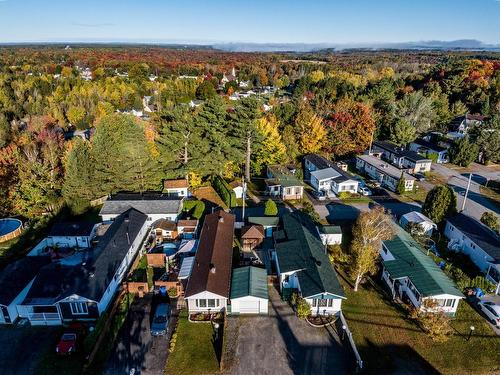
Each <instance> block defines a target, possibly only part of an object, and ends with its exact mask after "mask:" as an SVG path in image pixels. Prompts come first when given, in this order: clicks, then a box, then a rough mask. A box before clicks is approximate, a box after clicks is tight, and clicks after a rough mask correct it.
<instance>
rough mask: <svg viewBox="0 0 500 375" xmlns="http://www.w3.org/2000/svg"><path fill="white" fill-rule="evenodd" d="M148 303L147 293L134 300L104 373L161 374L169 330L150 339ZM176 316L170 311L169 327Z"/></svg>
mask: <svg viewBox="0 0 500 375" xmlns="http://www.w3.org/2000/svg"><path fill="white" fill-rule="evenodd" d="M152 300H153V297H152V295H151V294H148V295H146V296H144V297H143V298H135V300H134V302H133V303H132V305H131V306H130V310H129V314H128V317H127V320H126V321H125V323H124V325H123V328H122V330H121V331H120V333H119V334H118V337H117V339H116V341H115V344H114V347H113V349H112V351H111V355H110V357H109V359H108V361H107V363H106V366H105V370H104V372H103V373H104V374H106V375H118V374H129V373H131V372H130V371H132V370H133V371H135V372H134V374H135V375H139V374H141V375H162V374H163V373H164V370H165V363H166V360H167V355H168V346H169V337H170V334H171V332H172V330H171V329H169V334H168V335H167V336H157V337H153V336H151V331H150V318H151V308H152ZM176 314H177V313H176V312H175V311H173V312H172V317H171V319H170V327H172V326H173V324H175V321H176V320H177V316H176Z"/></svg>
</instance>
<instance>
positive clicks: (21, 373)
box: [0, 325, 61, 375]
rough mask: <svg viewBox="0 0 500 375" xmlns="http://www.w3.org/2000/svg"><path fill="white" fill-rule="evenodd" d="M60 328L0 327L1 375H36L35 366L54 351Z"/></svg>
mask: <svg viewBox="0 0 500 375" xmlns="http://www.w3.org/2000/svg"><path fill="white" fill-rule="evenodd" d="M60 333H61V328H60V327H31V326H17V325H12V326H2V327H0V372H1V373H2V375H29V374H35V373H37V370H36V368H37V365H38V363H39V361H40V360H41V358H42V356H43V355H44V354H45V353H46V352H47V351H48V350H55V347H56V344H57V340H58V338H59V335H60Z"/></svg>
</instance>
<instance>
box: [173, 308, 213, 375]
mask: <svg viewBox="0 0 500 375" xmlns="http://www.w3.org/2000/svg"><path fill="white" fill-rule="evenodd" d="M176 333H177V341H176V344H175V349H174V351H173V352H172V353H170V354H169V356H168V360H167V365H166V368H165V374H168V375H208V374H215V373H218V372H219V362H218V360H217V356H216V353H215V350H214V346H213V343H212V334H213V328H212V325H211V324H208V323H191V322H189V321H188V319H187V312H186V310H183V311H182V312H181V313H180V314H179V322H178V325H177V330H176Z"/></svg>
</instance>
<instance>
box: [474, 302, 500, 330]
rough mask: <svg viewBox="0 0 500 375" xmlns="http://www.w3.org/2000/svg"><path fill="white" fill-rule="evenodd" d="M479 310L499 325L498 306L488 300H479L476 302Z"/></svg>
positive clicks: (499, 312)
mask: <svg viewBox="0 0 500 375" xmlns="http://www.w3.org/2000/svg"><path fill="white" fill-rule="evenodd" d="M477 305H478V306H479V308H480V309H481V311H482V312H483V313H484V314H485V315H486V316H487V317H488V318H489V319H490V320H491V322H492V323H493V324H494V325H496V326H497V327H500V306H499V305H497V304H495V303H494V302H490V301H480V302H479V303H478V304H477Z"/></svg>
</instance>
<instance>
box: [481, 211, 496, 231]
mask: <svg viewBox="0 0 500 375" xmlns="http://www.w3.org/2000/svg"><path fill="white" fill-rule="evenodd" d="M481 223H483V224H484V225H486V226H487V227H488V228H490V229H491V230H493V231H495V232H498V228H499V225H498V217H497V216H496V215H495V214H494V213H493V212H488V211H486V212H484V213H483V214H482V215H481Z"/></svg>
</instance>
